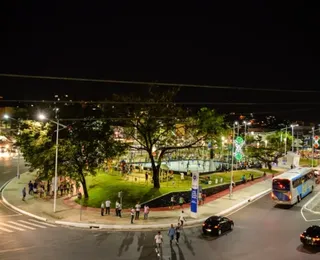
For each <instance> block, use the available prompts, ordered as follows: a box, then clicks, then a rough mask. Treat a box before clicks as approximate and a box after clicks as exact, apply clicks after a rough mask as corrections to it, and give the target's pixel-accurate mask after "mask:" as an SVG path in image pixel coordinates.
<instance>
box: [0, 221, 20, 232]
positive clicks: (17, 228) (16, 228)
mask: <svg viewBox="0 0 320 260" xmlns="http://www.w3.org/2000/svg"><path fill="white" fill-rule="evenodd" d="M0 225H2V226H5V227H8V228H13V229H15V230H19V231H25V229H22V228H19V227H15V226H12V225H8V224H5V223H0Z"/></svg>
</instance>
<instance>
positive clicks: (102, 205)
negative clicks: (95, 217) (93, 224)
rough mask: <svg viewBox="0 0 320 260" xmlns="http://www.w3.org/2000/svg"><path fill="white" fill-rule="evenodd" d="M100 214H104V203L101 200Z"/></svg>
mask: <svg viewBox="0 0 320 260" xmlns="http://www.w3.org/2000/svg"><path fill="white" fill-rule="evenodd" d="M100 208H101V216H103V215H104V203H103V202H101V207H100Z"/></svg>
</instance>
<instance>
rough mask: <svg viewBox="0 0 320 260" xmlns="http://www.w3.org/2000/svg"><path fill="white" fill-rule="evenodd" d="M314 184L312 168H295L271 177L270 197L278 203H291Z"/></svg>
mask: <svg viewBox="0 0 320 260" xmlns="http://www.w3.org/2000/svg"><path fill="white" fill-rule="evenodd" d="M315 186H316V184H315V178H314V172H313V169H312V168H304V167H303V168H295V169H292V170H290V171H287V172H285V173H282V174H280V175H278V176H276V177H274V178H273V179H272V192H271V198H272V199H273V200H274V202H276V203H278V204H287V205H293V204H295V203H297V202H300V200H301V199H302V198H304V197H305V196H307V195H308V194H309V193H311V192H312V191H313V189H314V187H315Z"/></svg>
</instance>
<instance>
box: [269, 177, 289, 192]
mask: <svg viewBox="0 0 320 260" xmlns="http://www.w3.org/2000/svg"><path fill="white" fill-rule="evenodd" d="M272 188H273V189H274V190H284V191H289V190H290V181H289V180H281V179H275V180H273V182H272Z"/></svg>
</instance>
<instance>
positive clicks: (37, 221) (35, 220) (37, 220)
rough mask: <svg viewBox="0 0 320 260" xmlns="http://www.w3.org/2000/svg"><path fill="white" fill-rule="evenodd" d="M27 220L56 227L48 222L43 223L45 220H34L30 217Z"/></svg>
mask: <svg viewBox="0 0 320 260" xmlns="http://www.w3.org/2000/svg"><path fill="white" fill-rule="evenodd" d="M28 220H29V221H32V222H35V223H38V224H41V225H45V226H48V227H57V226H55V225H52V224H49V223H45V222H41V221H38V220H35V219H31V218H29V219H28Z"/></svg>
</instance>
